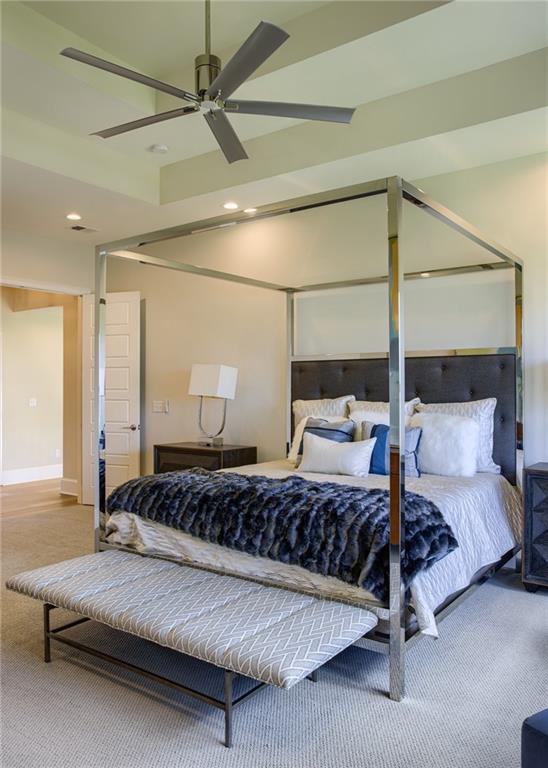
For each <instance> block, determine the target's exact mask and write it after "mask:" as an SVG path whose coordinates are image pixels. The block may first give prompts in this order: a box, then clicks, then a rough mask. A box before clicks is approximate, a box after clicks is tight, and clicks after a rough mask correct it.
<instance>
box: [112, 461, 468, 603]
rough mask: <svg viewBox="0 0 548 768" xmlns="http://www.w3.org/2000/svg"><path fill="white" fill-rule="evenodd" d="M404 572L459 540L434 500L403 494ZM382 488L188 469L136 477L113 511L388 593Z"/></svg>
mask: <svg viewBox="0 0 548 768" xmlns="http://www.w3.org/2000/svg"><path fill="white" fill-rule="evenodd" d="M405 499H406V501H405V545H404V548H403V550H404V551H403V559H402V564H403V580H404V583H405V586H408V585H409V584H410V583H411V582H412V580H413V579H414V578H415V576H416V575H417V574H418V573H420V572H421V571H424V570H426V569H427V568H430V566H431V565H433V564H434V563H435V562H436V561H437V560H440V559H441V558H442V557H445V555H447V554H448V553H449V552H452V551H453V550H454V549H455V548H456V547H457V546H458V544H457V541H456V539H455V537H454V535H453V532H452V530H451V528H450V527H449V526H448V525H447V523H446V522H445V520H444V519H443V516H442V514H441V512H440V511H439V509H438V508H437V507H436V505H435V504H433V503H432V502H431V501H428V500H427V499H425V498H424V497H422V496H419V495H418V494H416V493H409V492H408V493H406V497H405ZM388 509H389V495H388V491H385V490H381V489H378V488H372V489H365V488H356V487H353V486H349V485H340V484H338V483H324V482H314V481H310V480H305V479H303V478H302V477H298V476H296V475H295V476H290V477H286V478H284V479H276V478H270V477H261V476H257V475H251V476H247V475H240V474H236V473H217V472H209V471H207V470H205V469H192V470H185V471H178V472H166V473H163V474H159V475H150V476H148V477H139V478H135V479H134V480H130V481H129V482H127V483H124V485H121V486H120V487H119V488H116V489H115V490H114V491H113V492H112V493H111V495H110V496H109V498H108V501H107V511H108V512H109V513H111V514H112V513H114V512H119V511H125V512H131V513H133V514H135V515H139V516H140V517H143V518H145V519H147V520H153V521H155V522H157V523H163V524H164V525H167V526H169V527H171V528H176V529H178V530H181V531H184V532H185V533H188V534H190V535H192V536H196V537H198V538H200V539H203V540H204V541H208V542H212V543H215V544H219V545H221V546H223V547H229V548H230V549H235V550H238V551H239V552H247V553H248V554H250V555H259V556H261V557H268V558H270V559H271V560H277V561H279V562H282V563H287V564H289V565H300V566H301V567H303V568H306V569H307V570H309V571H312V572H313V573H318V574H321V575H322V576H335V577H336V578H338V579H341V580H342V581H344V582H346V583H347V584H354V585H358V586H360V587H363V588H364V589H366V590H368V591H369V592H371V593H372V594H373V595H374V596H375V597H377V598H378V599H379V600H386V598H387V592H388Z"/></svg>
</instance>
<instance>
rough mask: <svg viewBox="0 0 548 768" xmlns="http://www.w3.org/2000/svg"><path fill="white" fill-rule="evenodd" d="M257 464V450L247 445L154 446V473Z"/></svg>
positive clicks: (181, 444) (180, 444) (193, 444)
mask: <svg viewBox="0 0 548 768" xmlns="http://www.w3.org/2000/svg"><path fill="white" fill-rule="evenodd" d="M256 463H257V448H256V447H255V446H249V445H223V446H221V447H214V446H212V445H200V444H199V443H166V444H165V445H155V446H154V473H155V474H156V473H158V472H173V471H174V470H177V469H191V468H192V467H203V468H204V469H211V470H215V469H227V468H230V467H242V466H243V465H244V464H256Z"/></svg>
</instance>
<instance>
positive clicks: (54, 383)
mask: <svg viewBox="0 0 548 768" xmlns="http://www.w3.org/2000/svg"><path fill="white" fill-rule="evenodd" d="M0 299H1V325H2V334H1V335H2V341H1V351H2V387H1V393H2V397H1V408H2V440H1V453H0V468H1V473H0V481H1V484H2V485H6V486H11V485H16V484H20V483H29V482H30V483H32V482H36V481H45V480H47V481H48V486H49V485H52V484H53V483H55V484H56V487H58V489H59V492H60V493H62V494H66V495H69V496H75V497H77V498H79V496H80V493H81V474H82V470H81V464H82V462H81V451H80V445H81V431H82V424H81V421H82V398H81V390H82V385H81V340H80V338H81V320H80V313H81V299H80V297H78V296H71V295H68V294H63V293H51V292H48V291H40V290H34V289H32V290H31V289H27V288H14V287H9V286H0Z"/></svg>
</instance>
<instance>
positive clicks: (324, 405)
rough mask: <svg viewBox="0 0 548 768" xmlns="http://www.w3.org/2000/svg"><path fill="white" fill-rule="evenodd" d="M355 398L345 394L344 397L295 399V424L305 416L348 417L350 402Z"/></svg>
mask: <svg viewBox="0 0 548 768" xmlns="http://www.w3.org/2000/svg"><path fill="white" fill-rule="evenodd" d="M355 399H356V398H355V397H354V395H343V396H342V397H334V398H324V399H322V400H294V401H293V416H294V419H295V426H297V425H298V424H299V422H301V421H302V419H304V417H305V416H314V418H316V419H325V418H330V417H331V418H332V417H333V416H338V417H339V418H340V419H346V418H347V409H348V404H349V403H352V402H354V400H355Z"/></svg>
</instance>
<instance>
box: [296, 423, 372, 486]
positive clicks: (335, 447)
mask: <svg viewBox="0 0 548 768" xmlns="http://www.w3.org/2000/svg"><path fill="white" fill-rule="evenodd" d="M303 440H304V446H303V460H302V461H301V464H300V466H299V472H322V473H324V474H327V475H352V476H353V477H367V475H368V474H369V466H370V464H371V454H372V453H373V448H374V447H375V443H376V442H377V438H376V437H372V438H371V439H370V440H361V441H360V442H358V443H336V442H334V441H333V440H326V439H325V438H324V437H318V435H312V434H311V433H310V432H305V434H304V437H303Z"/></svg>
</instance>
